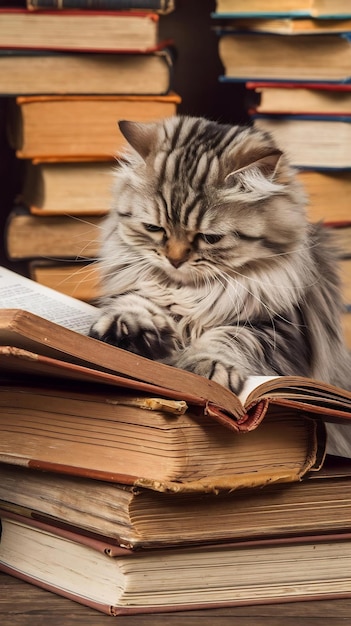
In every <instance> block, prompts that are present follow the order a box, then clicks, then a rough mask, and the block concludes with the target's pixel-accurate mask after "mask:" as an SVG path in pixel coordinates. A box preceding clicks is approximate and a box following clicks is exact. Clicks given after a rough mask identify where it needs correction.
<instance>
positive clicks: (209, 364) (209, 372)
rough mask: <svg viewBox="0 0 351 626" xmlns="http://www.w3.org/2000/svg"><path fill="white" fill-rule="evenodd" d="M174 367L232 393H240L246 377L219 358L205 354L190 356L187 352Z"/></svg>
mask: <svg viewBox="0 0 351 626" xmlns="http://www.w3.org/2000/svg"><path fill="white" fill-rule="evenodd" d="M174 365H176V366H177V367H180V368H181V369H185V370H187V371H189V372H193V373H194V374H198V376H204V377H205V378H209V379H210V380H213V381H215V382H216V383H219V384H220V385H222V386H223V387H227V388H228V389H230V390H231V391H233V392H234V393H239V392H240V391H241V389H242V387H243V384H244V382H245V379H246V375H245V374H244V373H243V372H241V371H240V370H238V369H237V368H236V367H234V366H233V365H231V364H230V363H227V362H225V361H224V360H221V359H220V358H217V359H213V358H211V357H209V356H208V355H205V354H203V355H201V354H195V353H194V352H192V354H191V353H190V352H189V353H188V354H187V355H185V354H184V353H183V355H182V356H180V358H178V360H177V362H174Z"/></svg>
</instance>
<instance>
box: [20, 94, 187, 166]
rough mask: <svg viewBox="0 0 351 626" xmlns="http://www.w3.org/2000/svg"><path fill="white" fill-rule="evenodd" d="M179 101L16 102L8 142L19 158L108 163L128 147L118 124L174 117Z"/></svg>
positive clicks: (32, 99) (30, 99)
mask: <svg viewBox="0 0 351 626" xmlns="http://www.w3.org/2000/svg"><path fill="white" fill-rule="evenodd" d="M179 102H180V97H179V96H178V95H176V94H172V93H171V94H169V95H167V96H32V97H24V96H23V97H18V98H16V101H15V102H13V108H12V111H11V114H10V115H9V118H8V133H9V139H10V142H11V144H12V146H13V147H14V148H15V149H16V150H17V156H18V157H19V158H26V159H32V158H33V159H34V158H42V159H43V158H45V159H47V158H51V157H57V158H58V157H64V158H67V157H71V158H73V157H74V158H75V159H76V160H77V161H79V160H81V158H82V157H85V158H86V157H90V158H91V159H94V158H96V157H108V158H110V159H111V158H114V157H115V156H116V154H117V153H118V152H119V151H121V150H122V149H124V148H125V146H126V143H125V139H124V137H123V136H122V133H121V132H120V130H119V129H118V125H117V122H118V120H120V119H128V120H135V121H139V122H150V121H152V120H158V119H162V118H164V117H168V116H170V115H174V114H175V113H176V112H177V105H178V104H179ZM73 138H74V140H73Z"/></svg>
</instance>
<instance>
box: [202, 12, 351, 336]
mask: <svg viewBox="0 0 351 626" xmlns="http://www.w3.org/2000/svg"><path fill="white" fill-rule="evenodd" d="M213 17H214V18H215V22H214V23H215V24H216V28H217V31H218V33H219V54H220V57H221V60H222V63H223V66H224V75H223V76H221V77H220V80H222V81H239V82H243V83H245V84H246V88H247V92H246V94H247V95H246V97H247V106H248V111H249V114H250V116H251V119H252V121H253V124H254V126H256V127H257V128H261V129H263V130H266V131H269V132H271V133H272V134H273V135H274V136H275V138H276V140H277V143H278V145H280V147H281V148H282V149H283V150H284V151H285V152H286V153H287V154H288V155H289V157H290V160H291V162H292V163H293V165H295V166H296V167H297V168H298V177H299V178H300V180H301V182H302V184H303V186H304V187H305V189H306V192H307V194H308V198H309V203H308V212H309V217H310V219H311V221H319V220H322V221H324V222H325V224H326V225H328V226H332V227H333V234H334V239H335V243H336V245H337V246H338V247H339V249H340V256H341V260H340V268H341V279H342V284H343V287H344V298H345V306H346V312H345V316H344V322H345V333H346V337H347V341H348V343H349V345H350V347H351V314H350V313H351V290H350V285H351V261H350V258H351V211H350V200H349V198H350V192H351V152H350V140H351V83H350V81H351V7H350V3H348V2H345V1H343V0H340V1H335V2H334V1H333V0H330V1H329V2H328V1H323V2H320V1H319V0H309V1H308V2H306V1H303V0H302V1H299V0H296V1H294V2H291V1H289V2H284V1H283V2H279V1H278V0H270V1H268V2H255V0H248V1H247V2H236V1H235V0H217V4H216V12H215V13H214V14H213Z"/></svg>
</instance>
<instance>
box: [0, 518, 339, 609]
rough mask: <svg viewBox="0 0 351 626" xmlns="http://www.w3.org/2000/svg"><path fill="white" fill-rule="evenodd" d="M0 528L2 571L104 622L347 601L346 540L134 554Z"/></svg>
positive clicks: (21, 521) (16, 524)
mask: <svg viewBox="0 0 351 626" xmlns="http://www.w3.org/2000/svg"><path fill="white" fill-rule="evenodd" d="M1 522H2V537H1V543H0V569H1V570H2V571H4V572H7V573H10V574H12V575H14V576H17V577H19V578H22V579H23V580H27V581H28V582H31V583H32V584H35V585H38V586H40V587H43V588H44V589H49V590H50V591H54V592H55V593H57V594H60V595H63V596H66V597H69V598H71V599H73V600H76V601H77V602H81V603H83V604H86V605H88V606H91V607H94V608H96V609H98V610H100V611H102V612H105V613H107V614H109V615H121V614H124V613H125V614H133V613H151V612H152V613H156V612H164V611H181V610H183V611H184V610H190V609H199V608H211V607H215V606H216V607H226V606H234V605H240V604H241V605H244V604H262V603H269V602H289V601H292V600H312V599H317V598H319V599H322V598H324V599H327V598H329V599H330V598H338V597H349V596H350V595H351V585H350V577H349V571H350V561H351V542H350V533H339V534H338V533H332V534H322V535H316V536H311V537H294V538H290V539H289V540H286V539H279V538H277V539H269V540H249V541H244V542H243V541H241V542H237V543H235V542H234V543H229V544H228V543H227V544H218V545H216V544H215V545H205V546H192V547H190V546H189V547H183V548H171V549H168V550H163V549H162V550H142V551H139V552H132V551H129V550H127V549H125V548H121V547H119V546H115V545H113V544H110V543H108V542H106V541H105V542H104V541H99V540H93V539H91V538H89V537H85V536H83V535H78V534H77V533H73V532H70V531H68V530H66V529H60V528H58V527H52V526H48V525H46V524H44V523H41V522H36V521H34V520H32V519H28V518H25V517H24V516H18V515H16V514H11V513H9V512H6V511H3V512H1ZM204 574H205V575H204Z"/></svg>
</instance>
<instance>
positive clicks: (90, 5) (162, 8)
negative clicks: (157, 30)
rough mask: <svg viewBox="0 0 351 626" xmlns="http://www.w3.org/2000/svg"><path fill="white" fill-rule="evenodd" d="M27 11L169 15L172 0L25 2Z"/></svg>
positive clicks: (171, 8)
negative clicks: (84, 11) (152, 12)
mask: <svg viewBox="0 0 351 626" xmlns="http://www.w3.org/2000/svg"><path fill="white" fill-rule="evenodd" d="M27 9H28V10H30V11H36V10H40V9H57V10H61V9H62V10H65V9H90V10H97V11H105V10H106V11H126V10H132V11H137V10H139V9H145V10H149V11H157V12H158V13H170V12H171V11H173V9H174V0H27Z"/></svg>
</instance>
